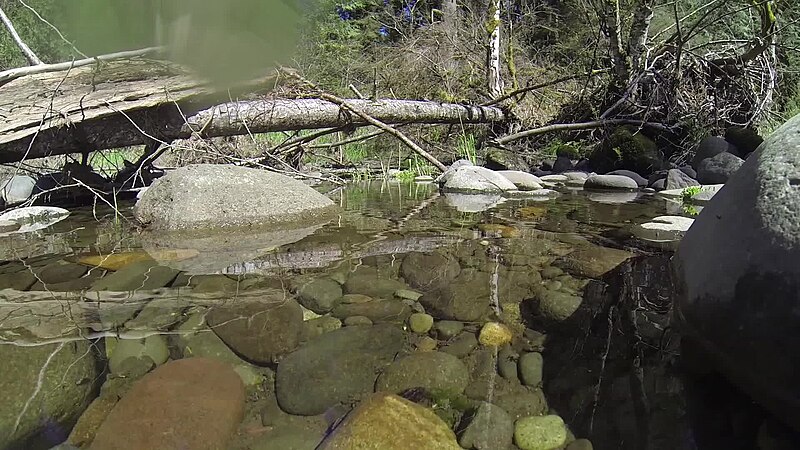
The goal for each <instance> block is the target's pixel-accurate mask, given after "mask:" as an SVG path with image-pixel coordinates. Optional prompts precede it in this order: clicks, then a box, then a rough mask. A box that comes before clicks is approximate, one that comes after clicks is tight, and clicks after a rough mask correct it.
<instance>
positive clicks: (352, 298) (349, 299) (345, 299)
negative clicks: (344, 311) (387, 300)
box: [340, 294, 373, 305]
mask: <svg viewBox="0 0 800 450" xmlns="http://www.w3.org/2000/svg"><path fill="white" fill-rule="evenodd" d="M372 300H373V298H372V297H370V296H367V295H361V294H345V295H343V296H342V299H341V302H340V303H341V304H343V305H349V304H351V303H367V302H371V301H372Z"/></svg>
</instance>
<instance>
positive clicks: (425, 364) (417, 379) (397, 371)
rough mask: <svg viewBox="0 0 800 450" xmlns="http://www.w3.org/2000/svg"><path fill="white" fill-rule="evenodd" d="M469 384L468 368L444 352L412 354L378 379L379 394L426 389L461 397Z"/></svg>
mask: <svg viewBox="0 0 800 450" xmlns="http://www.w3.org/2000/svg"><path fill="white" fill-rule="evenodd" d="M467 384H469V372H468V370H467V366H465V365H464V363H463V362H461V360H460V359H458V358H457V357H455V356H453V355H451V354H448V353H442V352H420V353H412V354H411V355H408V356H406V357H403V358H400V359H398V360H397V361H395V362H394V363H392V365H390V366H389V367H387V368H386V370H385V371H384V372H383V373H382V374H381V376H380V377H378V381H377V382H376V383H375V390H376V391H388V392H392V393H401V392H403V391H405V390H406V389H411V388H424V389H427V390H429V391H442V392H448V393H450V394H459V393H461V392H463V391H464V388H466V387H467Z"/></svg>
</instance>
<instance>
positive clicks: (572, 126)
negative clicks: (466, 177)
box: [492, 119, 672, 145]
mask: <svg viewBox="0 0 800 450" xmlns="http://www.w3.org/2000/svg"><path fill="white" fill-rule="evenodd" d="M617 125H633V126H637V127H644V128H653V129H656V130H659V131H672V128H671V127H670V126H668V125H665V124H663V123H655V122H644V121H641V120H632V119H606V120H595V121H593V122H583V123H556V124H552V125H546V126H543V127H539V128H534V129H532V130H526V131H520V132H519V133H514V134H510V135H508V136H504V137H501V138H499V139H496V140H494V141H493V142H492V143H494V144H497V145H505V144H508V143H510V142H514V141H518V140H520V139H523V138H526V137H531V136H536V135H539V134H545V133H552V132H554V131H574V130H591V129H593V128H602V127H606V126H617Z"/></svg>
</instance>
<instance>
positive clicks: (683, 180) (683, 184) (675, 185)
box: [664, 169, 700, 190]
mask: <svg viewBox="0 0 800 450" xmlns="http://www.w3.org/2000/svg"><path fill="white" fill-rule="evenodd" d="M689 186H700V183H699V182H698V181H697V180H695V179H693V178H692V177H690V176H689V175H687V174H686V173H685V172H684V171H682V170H680V169H670V170H669V172H667V181H666V182H665V184H664V188H665V189H666V190H670V189H684V188H687V187H689Z"/></svg>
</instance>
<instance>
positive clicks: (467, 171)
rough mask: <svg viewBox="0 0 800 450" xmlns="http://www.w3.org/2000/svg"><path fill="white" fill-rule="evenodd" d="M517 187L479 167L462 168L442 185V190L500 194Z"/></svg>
mask: <svg viewBox="0 0 800 450" xmlns="http://www.w3.org/2000/svg"><path fill="white" fill-rule="evenodd" d="M516 189H517V187H516V186H514V183H512V182H510V181H508V179H506V178H505V177H504V176H502V175H500V174H499V173H497V172H495V171H494V170H489V169H487V168H485V167H479V166H462V167H459V168H458V169H456V170H455V172H453V173H452V174H451V175H450V177H449V178H448V180H447V182H446V183H445V184H444V190H446V191H456V192H502V191H514V190H516Z"/></svg>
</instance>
